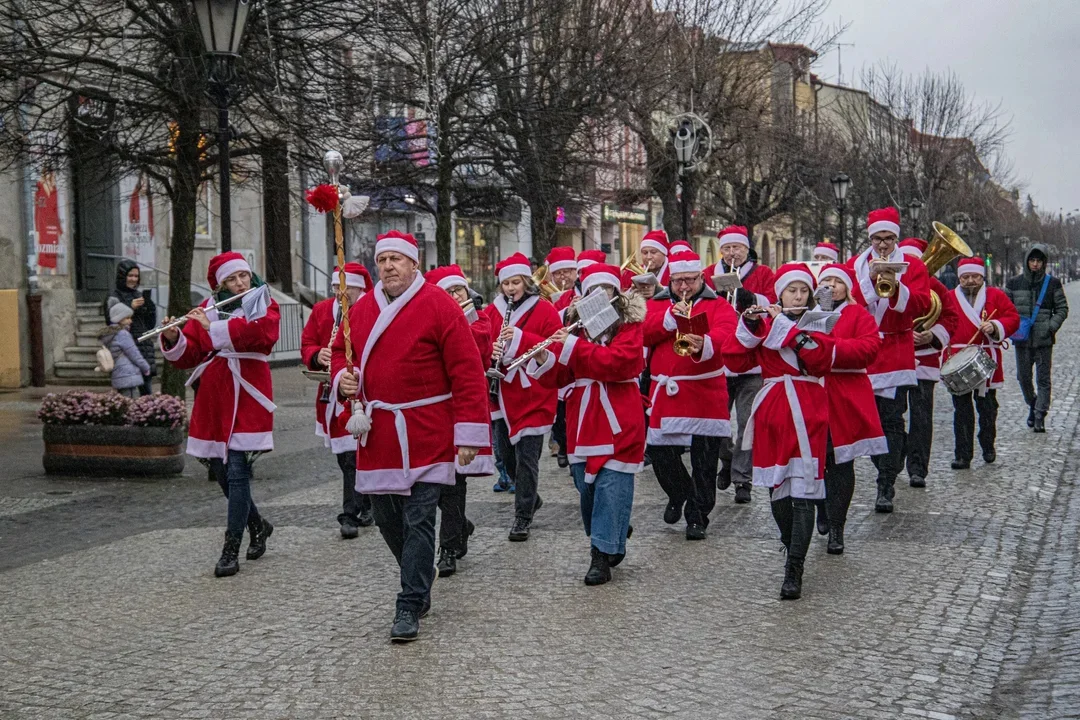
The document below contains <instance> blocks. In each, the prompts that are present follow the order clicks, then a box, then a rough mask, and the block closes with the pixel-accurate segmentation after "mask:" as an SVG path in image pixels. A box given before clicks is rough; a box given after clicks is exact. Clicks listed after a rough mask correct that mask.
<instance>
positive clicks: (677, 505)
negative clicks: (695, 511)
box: [664, 500, 683, 525]
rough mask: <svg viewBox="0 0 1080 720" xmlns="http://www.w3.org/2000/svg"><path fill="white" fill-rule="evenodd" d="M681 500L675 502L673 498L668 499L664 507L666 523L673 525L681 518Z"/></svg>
mask: <svg viewBox="0 0 1080 720" xmlns="http://www.w3.org/2000/svg"><path fill="white" fill-rule="evenodd" d="M682 508H683V504H682V502H675V501H674V500H668V504H667V507H666V508H664V522H666V523H667V524H668V525H674V524H675V523H677V522H679V519H680V518H682Z"/></svg>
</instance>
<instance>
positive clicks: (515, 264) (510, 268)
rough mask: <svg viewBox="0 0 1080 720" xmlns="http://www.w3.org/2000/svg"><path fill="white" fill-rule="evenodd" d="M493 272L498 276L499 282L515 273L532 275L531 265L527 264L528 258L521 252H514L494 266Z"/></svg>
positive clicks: (526, 275)
mask: <svg viewBox="0 0 1080 720" xmlns="http://www.w3.org/2000/svg"><path fill="white" fill-rule="evenodd" d="M495 274H496V275H497V276H498V277H499V282H502V281H503V280H506V279H507V278H512V277H514V276H515V275H524V276H525V277H532V265H530V264H529V258H527V257H525V256H524V255H522V254H521V253H514V254H513V255H511V256H510V257H508V258H506V259H505V260H503V261H502V262H501V263H499V264H498V265H496V266H495Z"/></svg>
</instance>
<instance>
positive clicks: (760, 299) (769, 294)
mask: <svg viewBox="0 0 1080 720" xmlns="http://www.w3.org/2000/svg"><path fill="white" fill-rule="evenodd" d="M717 266H719V270H718V269H717ZM718 272H719V273H720V274H723V273H724V272H725V268H724V265H723V263H722V262H720V263H713V264H712V265H710V266H709V267H707V268H705V282H706V283H707V284H708V286H709V287H711V288H712V289H713V290H715V289H716V287H715V286H714V285H713V275H715V274H717V273H718ZM739 281H740V282H742V285H743V288H745V289H746V290H749V291H750V292H752V293H754V295H756V296H757V304H758V305H772V304H773V303H775V302H776V290H775V288H774V287H773V285H774V284H775V282H776V273H775V272H773V269H772V268H771V267H769V266H768V265H759V264H758V263H756V262H754V261H753V260H748V261H747V262H745V263H743V264H742V265H741V266H740V267H739ZM727 374H728V375H729V376H730V375H760V374H761V368H759V367H753V368H750V370H749V371H747V372H744V373H736V372H732V371H731V368H728V369H727Z"/></svg>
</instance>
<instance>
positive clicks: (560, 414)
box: [551, 400, 566, 455]
mask: <svg viewBox="0 0 1080 720" xmlns="http://www.w3.org/2000/svg"><path fill="white" fill-rule="evenodd" d="M551 440H552V442H554V443H557V444H558V446H559V452H560V453H561V454H563V455H565V454H566V401H564V400H560V401H559V405H558V407H556V409H555V424H554V425H552V426H551Z"/></svg>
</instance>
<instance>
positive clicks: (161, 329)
mask: <svg viewBox="0 0 1080 720" xmlns="http://www.w3.org/2000/svg"><path fill="white" fill-rule="evenodd" d="M260 287H263V286H262V285H260V286H259V287H250V288H248V289H247V290H245V291H244V292H242V293H237V294H236V295H233V296H232V297H228V298H225V299H224V300H222V301H221V302H216V303H212V304H210V305H207V306H206V307H205V308H203V311H204V312H209V311H211V310H217V309H218V308H220V307H221V306H222V305H228V304H229V303H231V302H233V301H234V300H239V299H240V298H242V297H244V296H245V295H247V294H248V293H249V292H253V291H255V290H258V289H259V288H260ZM190 319H191V318H189V317H188V316H187V315H182V316H181V317H178V318H176V319H175V320H173V321H171V322H167V323H165V324H164V325H161V326H160V327H156V328H154V329H153V330H150V331H148V332H145V333H143V334H142V335H140V336H139V339H138V340H137V341H136V342H143V341H146V340H150V339H152V338H156V337H157V336H158V335H160V334H161V333H163V332H165V331H166V330H171V329H172V328H174V327H180V326H181V325H183V324H184V323H186V322H187V321H188V320H190Z"/></svg>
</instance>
